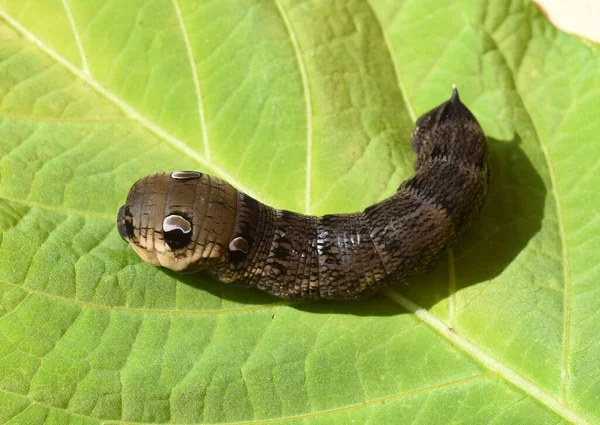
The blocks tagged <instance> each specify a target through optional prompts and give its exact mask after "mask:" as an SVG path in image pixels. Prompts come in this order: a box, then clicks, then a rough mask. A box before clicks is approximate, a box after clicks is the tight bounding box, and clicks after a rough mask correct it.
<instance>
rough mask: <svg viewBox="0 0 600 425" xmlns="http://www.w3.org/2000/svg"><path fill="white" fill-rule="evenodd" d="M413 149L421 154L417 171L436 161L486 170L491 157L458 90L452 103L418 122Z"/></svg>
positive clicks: (451, 100) (440, 107)
mask: <svg viewBox="0 0 600 425" xmlns="http://www.w3.org/2000/svg"><path fill="white" fill-rule="evenodd" d="M412 147H413V149H414V150H415V152H417V161H416V162H415V170H418V169H419V168H420V167H421V166H422V165H423V164H426V163H428V162H430V161H435V160H442V161H443V160H452V161H458V162H465V163H468V164H471V165H475V166H477V167H479V168H482V167H484V164H485V163H486V160H487V155H488V152H487V144H486V143H485V135H484V134H483V130H482V129H481V127H480V125H479V123H478V122H477V119H475V117H474V116H473V114H472V113H471V111H469V109H467V107H466V106H465V105H464V104H463V103H462V102H461V101H460V98H459V96H458V90H457V89H456V86H454V87H453V90H452V96H451V97H450V99H449V100H448V101H446V102H444V103H442V104H441V105H439V106H438V107H436V108H433V109H432V110H430V111H429V112H427V113H425V114H423V115H422V116H421V117H420V118H419V119H418V120H417V122H416V125H415V129H414V130H413V132H412Z"/></svg>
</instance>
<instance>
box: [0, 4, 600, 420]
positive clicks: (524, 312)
mask: <svg viewBox="0 0 600 425" xmlns="http://www.w3.org/2000/svg"><path fill="white" fill-rule="evenodd" d="M453 83H456V84H457V86H458V87H459V89H460V93H461V98H462V99H463V100H464V102H465V103H466V104H467V105H468V106H469V107H470V108H471V110H472V111H473V112H474V113H475V115H476V116H477V117H478V119H479V121H480V123H481V124H482V126H483V127H484V130H485V132H486V134H487V135H488V137H489V140H490V149H491V169H492V183H491V187H490V193H489V198H488V200H487V202H486V205H485V207H484V210H483V212H482V215H481V217H480V219H479V220H478V221H477V223H476V224H475V225H474V227H473V228H472V230H471V231H469V233H468V235H466V236H465V237H464V238H463V239H462V240H461V241H460V243H459V244H458V245H457V246H456V247H455V249H454V250H453V251H451V252H450V253H449V255H448V258H447V259H445V260H444V261H441V262H440V264H438V265H437V266H436V268H435V269H434V270H433V271H431V272H430V273H428V274H426V275H424V276H421V277H418V278H410V279H408V280H407V281H406V282H401V283H400V284H398V285H396V286H394V287H391V288H390V289H388V290H386V291H384V292H383V293H382V294H380V295H379V296H376V297H374V298H372V299H367V300H363V301H360V302H346V303H334V302H319V303H307V302H295V303H294V302H279V301H278V300H275V299H273V298H271V297H269V296H267V295H264V294H261V293H258V292H257V291H248V290H242V289H239V288H234V287H227V286H225V285H219V284H217V283H215V282H213V281H212V280H211V279H210V278H209V277H208V276H205V275H202V274H201V275H197V276H177V275H174V274H171V273H167V272H165V271H164V270H160V269H157V268H154V267H152V266H149V265H147V264H144V263H142V262H141V260H140V259H139V258H138V257H137V256H136V255H135V254H134V253H133V251H132V250H131V249H129V248H128V247H127V246H126V245H125V243H124V242H123V241H122V240H121V239H120V237H119V235H118V232H117V231H116V226H115V220H116V211H117V208H118V207H119V205H120V204H121V203H122V202H123V200H124V198H125V196H126V193H127V191H128V189H129V187H130V186H131V184H132V183H133V182H135V181H136V180H137V179H138V178H139V177H141V176H143V175H145V174H148V173H150V172H154V171H164V170H182V169H198V170H201V171H204V172H207V173H212V174H214V175H217V176H220V177H222V178H225V179H227V180H228V181H230V182H231V183H232V184H234V185H235V186H236V187H237V188H239V189H241V190H244V191H246V192H247V193H250V194H251V195H253V196H255V197H257V198H259V199H260V200H261V201H264V202H266V203H269V204H271V205H273V206H276V207H279V208H287V209H292V210H295V211H300V212H305V213H312V214H325V213H338V212H350V211H357V210H360V209H361V208H365V207H366V206H368V205H370V204H372V203H374V202H376V201H378V200H380V199H382V198H384V197H386V196H388V195H390V194H391V193H393V192H394V191H395V190H396V188H397V187H398V185H399V183H400V182H401V181H402V180H403V179H405V178H406V177H408V176H410V175H411V174H412V164H413V162H414V158H415V157H414V154H413V152H412V151H411V148H410V143H409V135H410V131H411V129H412V126H413V122H414V120H415V118H416V117H417V116H418V115H420V114H422V113H423V112H425V111H426V110H427V109H429V108H431V107H433V106H435V105H436V104H438V103H440V102H441V101H442V100H444V99H446V98H447V97H448V96H449V93H450V89H451V85H452V84H453ZM599 94H600V51H599V48H598V46H597V45H595V44H592V43H590V42H587V41H584V40H582V39H579V38H577V37H574V36H570V35H566V34H564V33H561V32H559V31H558V30H556V29H555V28H554V27H552V26H551V25H550V24H549V23H548V22H547V20H546V19H545V18H544V17H543V15H542V14H541V13H540V12H539V11H538V10H537V9H536V8H535V7H534V6H532V5H531V4H529V3H528V2H526V1H523V0H521V1H517V0H514V1H509V0H498V1H494V2H491V1H488V2H478V1H458V0H457V1H449V2H448V1H442V0H426V1H422V0H403V1H391V0H369V1H365V0H362V1H359V0H339V1H295V0H294V1H293V0H271V1H258V0H257V1H247V2H240V1H234V0H219V1H193V0H134V1H133V0H132V1H128V2H119V1H117V0H90V1H85V2H84V1H75V0H62V1H54V2H47V1H43V0H29V1H27V2H15V1H10V0H0V422H2V423H7V424H22V423H27V424H43V423H48V424H55V423H56V424H58V423H61V424H62V423H70V424H119V423H128V424H131V423H133V424H147V423H166V424H200V423H208V424H216V423H244V424H267V423H268V424H278V423H290V424H294V423H298V424H338V423H339V424H342V423H343V424H347V423H365V424H384V423H390V424H391V423H394V424H398V423H407V424H449V423H453V424H459V423H464V424H483V423H486V424H488V423H489V424H510V423H515V424H516V423H528V424H566V423H573V424H593V423H600V407H599V406H600V403H599V401H600V400H599V398H598V397H599V396H598V394H600V368H599V367H598V365H599V364H600V336H599V335H600V287H599V286H598V281H599V280H600V267H599V266H598V265H599V264H600V250H599V249H598V242H597V241H598V240H599V238H600V219H599V218H600V213H599V209H598V208H599V207H598V206H599V205H600V195H599V192H598V190H597V188H598V187H599V186H600V177H598V176H599V175H600V174H599V173H598V172H597V169H598V166H599V164H600V144H598V143H597V139H598V137H599V135H600V121H599V120H598V119H597V117H598V112H599V111H600V96H599Z"/></svg>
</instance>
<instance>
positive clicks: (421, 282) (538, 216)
mask: <svg viewBox="0 0 600 425" xmlns="http://www.w3.org/2000/svg"><path fill="white" fill-rule="evenodd" d="M488 142H489V147H490V168H491V180H490V187H489V192H488V197H487V199H486V202H485V204H484V206H483V209H482V211H481V214H480V216H479V217H478V218H477V219H476V221H475V222H474V223H473V225H472V226H471V228H470V229H469V230H468V231H467V233H466V234H465V235H464V236H463V237H462V238H461V239H460V240H459V241H458V242H457V244H456V245H455V246H454V248H453V251H452V256H453V259H451V260H449V257H448V256H446V257H444V258H442V259H441V260H440V261H438V263H437V264H436V265H435V266H434V268H433V269H432V270H430V271H429V272H427V273H425V274H423V275H420V276H408V277H406V278H404V279H402V280H401V281H399V282H397V283H395V284H394V285H393V288H394V289H395V290H397V291H398V292H400V293H401V294H402V295H404V296H405V297H407V298H408V299H410V300H411V301H413V302H415V303H416V304H418V305H419V306H421V307H424V308H429V307H432V306H433V305H435V304H437V303H439V302H440V301H443V300H444V299H446V298H448V297H449V296H450V294H451V292H452V291H454V290H456V291H459V290H461V289H463V288H466V287H468V286H471V285H475V284H478V283H481V282H486V281H489V280H491V279H494V278H495V277H497V276H499V275H500V274H501V273H502V271H503V270H504V269H506V267H508V266H509V265H510V264H511V262H512V261H513V260H514V259H515V258H516V257H517V256H518V255H519V253H520V252H521V251H522V250H523V249H524V248H525V247H526V246H527V244H528V243H529V241H530V240H531V239H532V238H533V236H534V235H535V234H536V233H538V232H539V231H540V229H541V225H542V219H543V216H544V203H545V199H546V187H545V185H544V182H543V180H542V178H541V177H540V175H539V173H538V172H537V171H536V170H535V168H534V167H533V164H532V163H531V161H530V160H529V158H528V157H527V156H526V155H525V153H524V152H523V150H522V149H521V147H520V143H521V141H520V139H518V138H515V140H513V141H508V142H507V141H499V140H494V139H489V138H488ZM449 261H452V264H450V263H449ZM451 270H453V276H451V273H452V272H451ZM169 274H171V273H169ZM173 275H174V276H175V274H173ZM176 276H177V279H179V280H180V281H182V282H184V283H186V284H188V285H191V286H194V287H198V288H199V289H202V290H204V291H207V292H209V293H211V294H213V295H215V296H218V297H220V298H223V299H226V300H229V301H232V302H236V303H241V304H253V305H256V304H263V305H267V304H275V303H280V302H281V300H279V299H276V298H274V297H272V296H270V295H268V294H265V293H262V292H260V291H258V290H255V289H248V288H243V287H238V286H235V285H224V284H221V283H218V282H216V281H215V280H214V279H213V278H211V277H210V276H209V275H208V274H201V275H200V276H199V275H176ZM451 281H454V282H455V283H454V284H453V285H450V284H449V282H451ZM289 305H290V306H292V307H293V308H296V309H298V310H303V311H307V312H312V313H322V314H352V315H361V316H387V315H394V314H401V313H404V312H406V311H405V310H404V309H403V308H402V307H400V306H399V305H397V304H395V303H394V302H392V301H391V300H390V299H389V298H387V297H384V296H383V295H381V294H374V295H373V296H372V297H370V298H366V299H362V300H358V301H297V302H296V301H293V302H290V303H289Z"/></svg>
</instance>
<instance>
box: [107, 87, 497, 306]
mask: <svg viewBox="0 0 600 425" xmlns="http://www.w3.org/2000/svg"><path fill="white" fill-rule="evenodd" d="M411 139H412V147H413V149H414V150H415V151H416V153H417V160H416V162H415V175H414V176H413V177H412V178H410V179H408V180H406V181H405V182H403V183H402V184H401V185H400V187H399V188H398V190H397V191H396V193H395V194H394V195H392V196H391V197H389V198H387V199H384V200H383V201H381V202H379V203H377V204H375V205H372V206H370V207H368V208H367V209H365V210H364V211H363V212H360V213H354V214H332V215H325V216H322V217H315V216H307V215H303V214H298V213H294V212H290V211H284V210H276V209H274V208H271V207H269V206H267V205H264V204H262V203H260V202H258V201H257V200H255V199H253V198H251V197H250V196H248V195H246V194H245V193H243V192H241V191H238V190H236V189H235V188H233V187H232V186H231V185H230V184H229V183H227V182H225V181H223V180H221V179H218V178H215V177H212V176H209V175H206V174H202V173H199V172H196V171H178V172H173V173H157V174H152V175H149V176H146V177H143V178H142V179H140V180H139V181H138V182H137V183H135V184H134V185H133V187H132V188H131V190H130V191H129V194H128V196H127V201H126V202H125V205H123V206H122V207H121V209H120V210H119V215H118V218H117V227H118V230H119V234H120V235H121V237H122V238H123V239H124V240H125V241H127V242H128V243H129V244H130V245H131V246H132V248H133V249H134V250H135V251H136V252H137V253H138V255H139V256H140V257H141V258H142V259H143V260H144V261H146V262H148V263H150V264H154V265H157V266H163V267H167V268H169V269H171V270H175V271H180V272H190V271H198V270H202V269H208V270H209V271H211V272H212V273H213V274H214V275H216V277H217V278H218V279H219V280H220V281H222V282H224V283H232V282H235V283H240V284H243V285H246V286H250V287H256V288H259V289H262V290H264V291H267V292H269V293H271V294H273V295H275V296H277V297H280V298H285V299H297V298H309V299H317V298H330V299H339V298H346V299H350V298H360V297H362V296H364V295H367V294H369V293H372V292H374V291H375V290H377V289H378V288H380V287H382V286H384V285H386V284H388V283H389V282H390V281H393V280H394V279H398V278H400V277H403V276H407V275H410V274H414V273H421V272H423V271H425V270H427V269H428V268H429V267H430V266H431V264H432V263H433V262H434V261H435V260H436V259H437V258H439V257H440V255H442V254H443V253H444V252H445V251H446V249H448V248H449V247H450V246H451V245H452V244H453V243H454V242H455V241H456V240H457V238H458V237H459V236H460V235H461V234H462V233H463V232H464V231H465V230H466V229H467V228H468V227H469V225H470V224H471V222H472V221H473V219H474V218H475V217H476V216H477V214H478V213H479V211H480V210H481V206H482V204H483V202H484V199H485V197H486V194H487V188H488V183H489V169H488V148H487V144H486V139H485V135H484V134H483V131H482V130H481V127H480V126H479V124H478V123H477V120H476V119H475V117H474V116H473V114H472V113H471V112H470V111H469V109H468V108H467V107H466V106H465V105H463V103H462V102H461V101H460V99H459V97H458V91H457V90H456V88H454V90H453V92H452V96H451V97H450V99H449V100H448V101H446V102H444V103H442V104H441V105H439V106H438V107H436V108H434V109H432V110H431V111H429V112H427V113H425V114H423V115H422V116H421V117H419V119H418V120H417V122H416V125H415V129H414V130H413V132H412V134H411Z"/></svg>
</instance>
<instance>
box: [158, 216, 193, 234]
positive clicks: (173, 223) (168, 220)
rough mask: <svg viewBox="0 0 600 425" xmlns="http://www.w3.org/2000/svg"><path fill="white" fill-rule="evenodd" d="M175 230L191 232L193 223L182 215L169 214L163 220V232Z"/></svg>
mask: <svg viewBox="0 0 600 425" xmlns="http://www.w3.org/2000/svg"><path fill="white" fill-rule="evenodd" d="M174 230H179V231H180V232H183V233H190V232H191V230H192V224H191V223H190V222H189V221H187V220H186V219H185V218H183V217H182V216H180V215H176V214H173V215H169V216H167V217H165V219H164V220H163V232H165V233H166V232H172V231H174Z"/></svg>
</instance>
